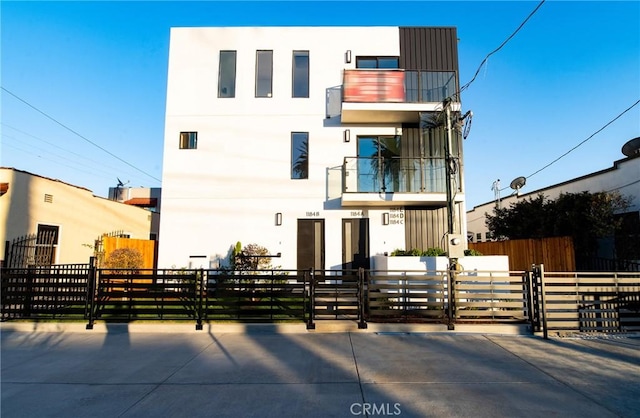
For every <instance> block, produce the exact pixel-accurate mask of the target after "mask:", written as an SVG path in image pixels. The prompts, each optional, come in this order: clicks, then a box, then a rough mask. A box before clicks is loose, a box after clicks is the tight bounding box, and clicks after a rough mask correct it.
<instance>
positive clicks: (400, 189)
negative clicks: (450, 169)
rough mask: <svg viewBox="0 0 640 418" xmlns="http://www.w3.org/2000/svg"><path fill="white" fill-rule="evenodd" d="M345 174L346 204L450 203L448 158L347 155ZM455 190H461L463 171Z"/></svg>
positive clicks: (407, 204)
mask: <svg viewBox="0 0 640 418" xmlns="http://www.w3.org/2000/svg"><path fill="white" fill-rule="evenodd" d="M342 175H343V181H342V201H341V204H342V206H394V205H403V206H418V205H429V206H438V207H443V206H446V204H447V192H446V190H447V189H446V163H445V159H444V158H401V157H394V158H386V159H385V158H383V157H380V158H378V157H346V158H345V159H344V163H343V166H342ZM454 190H457V191H458V192H460V173H459V172H458V174H457V177H456V178H455V181H454ZM456 200H461V199H456Z"/></svg>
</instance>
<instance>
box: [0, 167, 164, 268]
mask: <svg viewBox="0 0 640 418" xmlns="http://www.w3.org/2000/svg"><path fill="white" fill-rule="evenodd" d="M151 220H152V216H151V213H150V212H149V211H147V210H145V209H142V208H139V207H135V206H131V205H125V204H123V203H119V202H115V201H112V200H108V199H105V198H102V197H98V196H94V195H93V193H92V192H91V190H89V189H85V188H83V187H78V186H74V185H72V184H68V183H65V182H63V181H60V180H56V179H51V178H47V177H43V176H39V175H37V174H33V173H29V172H26V171H22V170H17V169H15V168H7V167H0V257H2V260H3V261H4V262H6V261H5V260H4V258H5V256H6V251H7V250H6V247H7V246H6V243H7V241H9V242H11V241H13V240H14V239H16V238H20V237H24V236H25V235H28V234H36V235H38V236H45V235H47V236H52V237H53V244H54V251H53V252H52V253H51V262H52V263H53V264H71V263H87V262H88V261H89V257H90V256H91V255H92V254H93V250H92V246H93V243H94V241H95V239H96V238H97V237H99V236H100V235H102V234H104V233H110V232H112V231H122V232H123V234H124V235H126V236H129V237H130V238H137V239H149V234H150V231H151Z"/></svg>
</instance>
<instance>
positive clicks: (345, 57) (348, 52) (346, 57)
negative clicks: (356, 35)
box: [344, 49, 351, 64]
mask: <svg viewBox="0 0 640 418" xmlns="http://www.w3.org/2000/svg"><path fill="white" fill-rule="evenodd" d="M344 60H345V61H346V63H347V64H350V63H351V50H350V49H348V50H347V53H346V54H344Z"/></svg>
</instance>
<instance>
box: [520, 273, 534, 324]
mask: <svg viewBox="0 0 640 418" xmlns="http://www.w3.org/2000/svg"><path fill="white" fill-rule="evenodd" d="M522 282H523V283H522V285H523V287H524V290H525V292H526V293H525V295H526V301H527V315H528V316H529V322H530V323H531V333H532V334H533V333H534V332H535V331H536V318H535V317H534V311H535V310H534V307H533V304H534V292H533V286H534V284H533V273H532V272H530V271H525V272H524V274H523V275H522Z"/></svg>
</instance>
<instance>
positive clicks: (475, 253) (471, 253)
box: [464, 249, 484, 257]
mask: <svg viewBox="0 0 640 418" xmlns="http://www.w3.org/2000/svg"><path fill="white" fill-rule="evenodd" d="M464 255H466V256H472V257H474V256H481V255H484V254H482V253H481V252H480V251H478V250H472V249H469V250H464Z"/></svg>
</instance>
